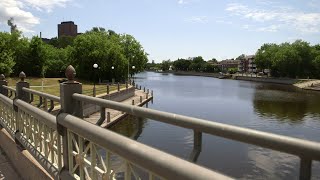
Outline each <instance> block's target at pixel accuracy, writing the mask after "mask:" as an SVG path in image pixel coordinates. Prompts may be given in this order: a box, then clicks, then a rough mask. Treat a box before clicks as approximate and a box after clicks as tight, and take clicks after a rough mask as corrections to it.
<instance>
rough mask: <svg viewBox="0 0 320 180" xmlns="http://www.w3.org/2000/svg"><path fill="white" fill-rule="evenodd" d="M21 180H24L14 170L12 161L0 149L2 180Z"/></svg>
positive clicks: (0, 175) (0, 176)
mask: <svg viewBox="0 0 320 180" xmlns="http://www.w3.org/2000/svg"><path fill="white" fill-rule="evenodd" d="M7 179H8V180H11V179H12V180H20V179H22V178H21V177H20V176H19V175H18V174H17V172H16V171H15V169H13V167H12V165H11V163H10V161H9V160H8V158H7V157H6V155H5V154H4V152H3V151H2V149H0V180H7Z"/></svg>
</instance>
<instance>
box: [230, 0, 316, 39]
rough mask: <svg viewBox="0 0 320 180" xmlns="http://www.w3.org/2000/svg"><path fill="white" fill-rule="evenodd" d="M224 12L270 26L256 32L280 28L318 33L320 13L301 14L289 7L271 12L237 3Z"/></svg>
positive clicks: (273, 8)
mask: <svg viewBox="0 0 320 180" xmlns="http://www.w3.org/2000/svg"><path fill="white" fill-rule="evenodd" d="M226 11H229V12H230V13H231V14H232V15H236V16H241V17H243V18H245V19H249V20H252V21H254V22H258V23H271V24H272V25H271V26H269V27H264V28H260V29H257V30H258V31H259V30H260V31H269V32H275V31H277V30H278V29H279V28H280V26H281V27H287V28H289V29H295V30H297V31H299V32H303V33H318V32H320V13H311V12H303V11H299V10H296V9H293V8H291V7H279V6H278V7H277V6H273V7H272V10H268V9H260V8H249V7H248V6H246V5H243V4H239V3H231V4H228V5H227V8H226ZM282 25H285V26H282Z"/></svg>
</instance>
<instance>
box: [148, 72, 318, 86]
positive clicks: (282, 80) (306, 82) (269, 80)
mask: <svg viewBox="0 0 320 180" xmlns="http://www.w3.org/2000/svg"><path fill="white" fill-rule="evenodd" d="M153 72H156V71H153ZM157 73H162V74H163V73H171V74H174V75H182V76H203V77H214V78H219V77H221V74H219V73H203V72H186V71H163V72H157ZM232 79H234V80H242V81H254V82H263V83H274V84H285V85H293V86H295V87H298V88H300V89H304V90H313V91H320V89H316V88H310V86H311V84H320V80H317V79H314V80H312V79H310V80H308V79H303V80H302V79H291V78H272V77H254V76H252V77H251V76H241V75H236V74H234V75H233V78H232Z"/></svg>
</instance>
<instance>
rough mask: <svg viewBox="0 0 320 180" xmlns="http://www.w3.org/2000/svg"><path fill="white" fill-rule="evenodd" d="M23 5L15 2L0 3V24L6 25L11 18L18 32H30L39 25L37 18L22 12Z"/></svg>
mask: <svg viewBox="0 0 320 180" xmlns="http://www.w3.org/2000/svg"><path fill="white" fill-rule="evenodd" d="M23 6H24V4H23V3H21V2H19V1H15V0H4V1H0V22H2V23H3V24H6V23H7V21H8V19H10V17H13V18H14V20H15V23H16V24H17V27H18V29H19V30H22V31H24V32H32V30H31V28H32V27H33V26H35V25H37V24H39V23H40V20H39V18H37V17H35V16H34V15H33V14H32V13H31V12H28V11H25V10H23V9H22V8H23Z"/></svg>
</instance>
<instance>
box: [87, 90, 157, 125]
mask: <svg viewBox="0 0 320 180" xmlns="http://www.w3.org/2000/svg"><path fill="white" fill-rule="evenodd" d="M140 96H142V103H140ZM151 99H152V96H150V95H149V97H148V98H146V93H145V92H143V90H136V91H135V95H134V96H133V97H131V98H128V99H126V100H124V101H121V103H124V104H129V105H132V100H134V102H135V105H136V106H142V105H144V104H145V103H147V102H149V101H150V100H151ZM107 112H110V122H109V123H108V122H107V119H105V121H104V123H103V124H102V125H101V127H109V126H111V125H112V124H114V123H116V122H117V121H118V120H120V119H122V118H123V117H124V116H125V114H124V113H122V112H120V111H117V110H114V109H106V118H107ZM99 118H100V112H96V113H94V114H92V115H90V116H89V117H88V118H84V119H85V120H86V121H88V122H91V123H93V124H95V123H96V122H97V121H98V119H99Z"/></svg>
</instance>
